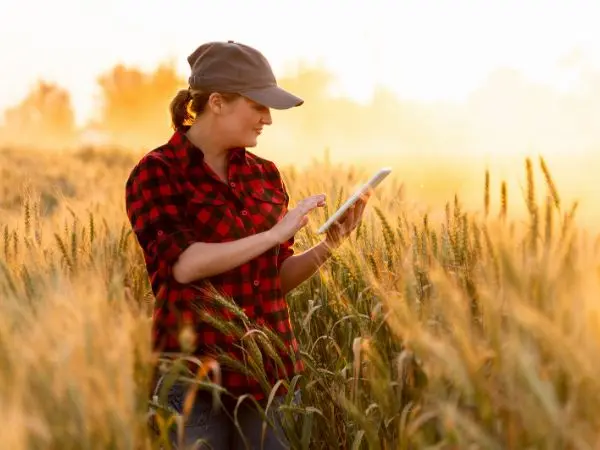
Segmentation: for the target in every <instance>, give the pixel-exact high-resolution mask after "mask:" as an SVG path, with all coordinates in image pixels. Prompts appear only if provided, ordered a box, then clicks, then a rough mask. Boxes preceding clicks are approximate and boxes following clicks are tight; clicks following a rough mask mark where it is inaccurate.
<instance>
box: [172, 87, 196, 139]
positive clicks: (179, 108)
mask: <svg viewBox="0 0 600 450" xmlns="http://www.w3.org/2000/svg"><path fill="white" fill-rule="evenodd" d="M191 100H192V95H191V94H190V91H189V90H188V89H181V90H180V91H179V92H177V94H176V95H175V97H174V98H173V100H171V105H170V110H171V126H172V127H173V129H175V130H178V131H181V130H183V128H184V127H185V126H186V125H189V122H190V121H191V120H192V119H193V117H192V115H191V114H190V111H189V109H188V107H189V104H190V101H191Z"/></svg>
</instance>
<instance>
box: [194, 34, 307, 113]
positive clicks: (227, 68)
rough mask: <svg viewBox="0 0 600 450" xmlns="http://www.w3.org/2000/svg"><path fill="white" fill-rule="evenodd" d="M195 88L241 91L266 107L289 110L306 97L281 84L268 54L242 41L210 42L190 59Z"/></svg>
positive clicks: (200, 47)
mask: <svg viewBox="0 0 600 450" xmlns="http://www.w3.org/2000/svg"><path fill="white" fill-rule="evenodd" d="M187 60H188V63H189V64H190V68H191V75H190V77H189V80H188V82H189V85H190V88H191V89H192V90H195V89H197V90H201V91H207V90H211V91H219V92H224V93H237V94H240V95H243V96H244V97H247V98H249V99H250V100H253V101H255V102H256V103H259V104H261V105H263V106H266V107H268V108H273V109H289V108H293V107H295V106H300V105H302V104H303V103H304V100H302V99H301V98H299V97H297V96H295V95H293V94H291V93H290V92H288V91H286V90H285V89H283V88H281V87H279V86H278V85H277V80H276V79H275V75H274V74H273V70H272V69H271V65H270V64H269V62H268V61H267V59H266V58H265V56H264V55H263V54H262V53H261V52H259V51H258V50H256V49H255V48H252V47H250V46H248V45H245V44H241V43H239V42H234V41H227V42H207V43H205V44H202V45H200V46H199V47H198V48H197V49H196V50H195V51H194V52H193V53H192V54H191V55H190V56H188V58H187Z"/></svg>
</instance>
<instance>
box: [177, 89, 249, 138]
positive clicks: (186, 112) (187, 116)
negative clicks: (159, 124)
mask: <svg viewBox="0 0 600 450" xmlns="http://www.w3.org/2000/svg"><path fill="white" fill-rule="evenodd" d="M212 93H213V92H193V93H192V92H191V91H190V90H189V89H181V90H180V91H179V92H177V94H175V97H174V98H173V100H171V105H170V110H171V125H172V127H173V129H175V130H178V131H182V130H183V129H184V128H185V127H187V126H189V125H191V124H192V122H193V120H194V119H195V118H196V117H197V116H199V115H200V114H202V113H203V112H204V108H205V107H206V104H207V103H208V98H209V97H210V95H211V94H212ZM219 94H220V95H221V96H222V97H223V99H224V100H225V101H227V102H230V101H233V100H235V99H236V98H238V97H239V94H230V93H219Z"/></svg>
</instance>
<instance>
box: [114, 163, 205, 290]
mask: <svg viewBox="0 0 600 450" xmlns="http://www.w3.org/2000/svg"><path fill="white" fill-rule="evenodd" d="M125 192H126V196H125V200H126V210H127V216H128V218H129V221H130V223H131V226H132V228H133V231H134V233H135V235H136V237H137V240H138V242H139V244H140V246H141V247H142V250H143V252H144V257H145V259H146V263H147V264H149V265H151V266H153V267H154V268H155V269H157V270H158V272H159V274H160V276H161V277H165V278H167V277H170V276H171V275H172V267H173V264H175V262H176V261H177V259H178V258H179V256H180V255H181V253H183V251H184V250H185V249H186V248H187V247H189V246H190V245H191V244H192V243H193V242H194V234H193V230H192V229H191V227H190V226H189V224H187V223H186V221H185V199H184V197H183V195H182V194H181V192H180V191H179V189H177V186H176V184H175V181H172V179H170V178H169V176H168V173H167V167H166V166H165V165H163V163H162V162H161V161H160V160H157V159H151V158H146V159H145V160H143V162H140V163H139V164H138V166H136V168H135V169H134V170H133V171H132V173H131V175H130V177H129V178H128V180H127V183H126V190H125Z"/></svg>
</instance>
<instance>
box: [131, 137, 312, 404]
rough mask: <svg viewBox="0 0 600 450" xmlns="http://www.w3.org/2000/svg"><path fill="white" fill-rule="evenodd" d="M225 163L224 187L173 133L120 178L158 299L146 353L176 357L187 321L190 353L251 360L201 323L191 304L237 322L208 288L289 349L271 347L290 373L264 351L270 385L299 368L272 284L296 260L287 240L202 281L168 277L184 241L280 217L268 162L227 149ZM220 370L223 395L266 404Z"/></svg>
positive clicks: (239, 233) (254, 228) (276, 285)
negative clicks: (150, 349)
mask: <svg viewBox="0 0 600 450" xmlns="http://www.w3.org/2000/svg"><path fill="white" fill-rule="evenodd" d="M228 158H229V168H228V171H229V172H228V177H229V184H225V183H224V182H223V181H221V180H220V179H219V178H218V176H217V175H216V174H215V173H214V172H213V171H212V170H211V169H210V167H209V166H208V165H207V164H206V163H204V161H203V154H202V152H201V151H200V150H199V149H198V148H196V147H194V146H193V144H191V142H190V141H189V140H188V139H187V138H186V136H185V134H183V133H181V132H178V131H177V132H175V133H174V134H173V136H172V137H171V139H170V140H169V141H168V143H166V144H165V145H163V146H160V147H158V148H156V149H154V150H152V151H150V152H149V153H147V154H146V155H145V156H144V157H143V158H142V159H141V160H140V161H139V162H138V164H137V165H136V166H135V167H134V168H133V170H132V172H131V174H130V176H129V178H128V180H127V183H126V208H127V215H128V217H129V220H130V222H131V225H132V227H133V231H134V233H135V235H136V237H137V240H138V242H139V244H140V246H141V248H142V250H143V253H144V259H145V262H146V267H147V271H148V275H149V278H150V282H151V286H152V290H153V293H154V296H155V298H156V304H155V309H154V316H153V327H152V343H153V348H154V349H155V350H156V351H158V352H179V351H181V348H180V346H179V340H178V336H179V332H180V330H181V327H182V325H184V323H191V324H192V326H193V328H194V330H195V332H196V341H195V344H196V351H195V354H196V355H197V356H209V355H215V354H217V353H216V352H215V347H217V346H218V347H219V348H220V349H223V350H225V351H226V352H227V354H228V355H229V356H231V357H233V358H234V359H237V360H238V361H240V362H241V363H242V364H247V359H248V355H247V354H246V355H244V353H245V352H242V351H241V350H240V349H239V346H240V342H239V340H238V339H236V338H234V337H233V336H231V335H230V334H229V333H226V332H222V331H219V330H218V329H216V328H214V327H213V326H211V325H209V324H208V323H206V321H204V320H200V319H199V314H198V311H197V309H195V308H194V307H193V304H197V305H200V306H203V307H208V310H209V311H211V314H212V315H218V316H219V317H225V318H227V319H228V320H234V319H233V316H232V314H231V312H230V311H228V310H227V309H226V308H222V307H221V308H219V307H218V305H215V304H214V302H211V301H210V298H209V297H210V296H207V295H206V294H203V293H202V287H204V286H206V283H207V282H208V283H209V285H210V286H212V287H214V288H216V289H218V290H219V291H220V292H221V293H222V294H224V295H226V296H227V297H228V298H230V299H233V300H234V301H235V303H236V304H237V305H239V306H240V307H241V309H242V310H243V311H244V312H245V314H246V315H247V316H248V318H249V319H250V320H251V321H253V322H254V323H256V324H258V325H260V326H267V327H268V328H270V329H271V330H273V332H274V333H276V334H277V336H278V337H279V338H280V339H281V340H282V341H283V343H284V344H285V346H287V349H288V351H287V352H284V351H282V350H281V349H278V348H277V346H275V345H274V347H275V349H276V351H277V352H278V355H279V357H280V358H281V359H282V361H283V363H284V366H285V370H286V372H287V373H281V371H280V370H278V366H277V364H275V363H274V362H273V360H272V359H271V358H269V357H267V355H265V354H264V352H263V355H262V360H263V364H264V366H263V367H264V369H265V372H266V374H267V377H268V378H267V380H268V381H269V382H270V383H271V384H274V383H275V382H276V381H277V380H278V379H280V378H284V377H291V376H293V375H294V374H295V373H299V372H301V371H302V370H303V369H304V366H303V363H302V361H301V360H300V354H299V348H298V343H297V341H296V338H295V336H294V333H293V330H292V326H291V323H290V317H289V312H288V307H287V303H286V301H285V298H284V295H283V293H282V290H281V283H280V278H279V268H280V267H281V264H282V263H283V261H284V260H285V259H286V258H288V257H289V256H291V255H292V254H293V249H292V245H293V243H294V240H293V238H292V239H290V240H289V241H287V242H286V243H284V244H282V245H279V246H275V247H273V248H272V249H270V250H268V251H266V252H265V253H263V254H262V255H260V256H258V257H257V258H255V259H253V260H251V261H249V262H247V263H245V264H242V265H241V266H238V267H236V268H234V269H232V270H229V271H227V272H225V273H221V274H218V275H216V276H212V277H210V278H207V279H205V280H198V281H196V282H193V283H189V284H185V285H184V284H180V283H178V282H177V281H176V280H175V279H174V277H173V276H172V266H173V264H174V263H175V261H176V260H177V258H178V257H179V255H180V254H181V253H182V252H183V251H184V250H185V249H186V248H187V247H188V246H189V245H190V244H192V243H194V242H205V243H219V242H227V241H233V240H237V239H241V238H243V237H246V236H250V235H253V234H256V233H260V232H263V231H266V230H268V229H270V228H272V227H273V226H274V225H275V224H276V223H277V222H278V221H279V219H280V218H281V217H282V216H283V215H284V214H285V213H286V211H287V206H288V202H289V197H288V194H287V191H286V189H285V186H284V184H283V181H282V179H281V175H280V173H279V171H278V169H277V167H276V166H275V164H274V163H272V162H270V161H267V160H265V159H262V158H260V157H258V156H256V155H254V154H252V153H251V152H249V151H247V150H245V149H234V150H232V151H230V153H229V156H228ZM199 288H200V289H199ZM289 353H292V354H293V355H294V356H295V358H291V357H290V355H289ZM244 360H246V363H244ZM221 374H222V385H223V387H225V388H226V389H228V390H229V392H230V393H232V394H234V395H243V394H251V395H253V396H254V398H255V399H256V400H258V401H260V400H261V399H264V398H265V394H264V392H263V389H261V387H260V384H259V383H258V381H257V380H254V379H252V378H251V377H248V376H246V375H244V374H242V373H241V371H236V370H233V369H229V368H226V367H222V369H221ZM283 391H284V390H283Z"/></svg>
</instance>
